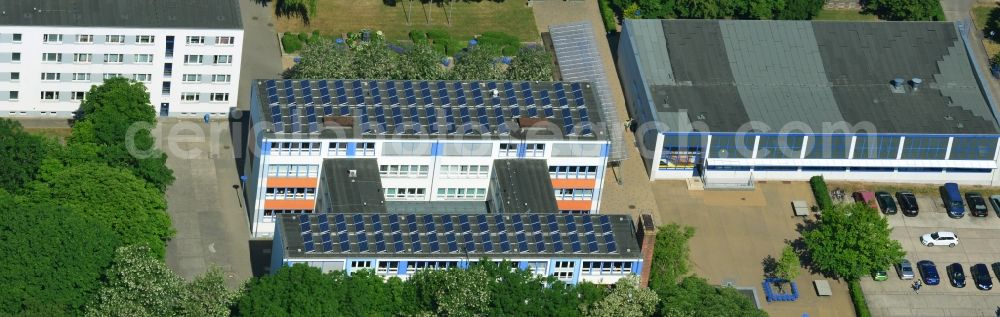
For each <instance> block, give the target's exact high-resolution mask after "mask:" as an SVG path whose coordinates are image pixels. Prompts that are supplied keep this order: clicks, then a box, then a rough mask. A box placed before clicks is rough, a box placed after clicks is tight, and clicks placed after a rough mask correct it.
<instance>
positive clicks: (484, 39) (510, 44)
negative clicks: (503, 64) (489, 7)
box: [477, 32, 521, 56]
mask: <svg viewBox="0 0 1000 317" xmlns="http://www.w3.org/2000/svg"><path fill="white" fill-rule="evenodd" d="M477 41H478V42H479V44H478V45H483V46H494V47H497V48H500V53H501V55H503V56H513V55H515V54H517V52H518V51H519V50H520V49H521V40H519V39H518V38H517V37H515V36H513V35H510V34H507V33H503V32H484V33H483V34H482V36H480V37H479V38H478V39H477Z"/></svg>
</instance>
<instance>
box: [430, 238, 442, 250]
mask: <svg viewBox="0 0 1000 317" xmlns="http://www.w3.org/2000/svg"><path fill="white" fill-rule="evenodd" d="M430 250H431V252H432V253H438V252H441V245H440V244H438V242H437V239H434V243H430Z"/></svg>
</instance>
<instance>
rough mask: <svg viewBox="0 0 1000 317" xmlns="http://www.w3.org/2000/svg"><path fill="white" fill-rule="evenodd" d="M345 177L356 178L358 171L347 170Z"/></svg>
mask: <svg viewBox="0 0 1000 317" xmlns="http://www.w3.org/2000/svg"><path fill="white" fill-rule="evenodd" d="M347 177H350V178H358V170H348V171H347Z"/></svg>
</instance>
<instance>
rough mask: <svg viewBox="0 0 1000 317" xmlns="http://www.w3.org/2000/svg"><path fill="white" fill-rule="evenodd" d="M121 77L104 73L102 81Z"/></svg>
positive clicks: (116, 74) (118, 74) (119, 74)
mask: <svg viewBox="0 0 1000 317" xmlns="http://www.w3.org/2000/svg"><path fill="white" fill-rule="evenodd" d="M118 77H122V74H121V73H104V80H108V79H112V78H118Z"/></svg>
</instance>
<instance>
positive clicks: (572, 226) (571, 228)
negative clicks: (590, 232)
mask: <svg viewBox="0 0 1000 317" xmlns="http://www.w3.org/2000/svg"><path fill="white" fill-rule="evenodd" d="M566 233H569V234H576V222H574V221H573V220H572V219H571V218H567V219H566Z"/></svg>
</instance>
